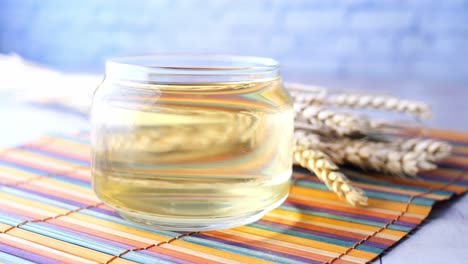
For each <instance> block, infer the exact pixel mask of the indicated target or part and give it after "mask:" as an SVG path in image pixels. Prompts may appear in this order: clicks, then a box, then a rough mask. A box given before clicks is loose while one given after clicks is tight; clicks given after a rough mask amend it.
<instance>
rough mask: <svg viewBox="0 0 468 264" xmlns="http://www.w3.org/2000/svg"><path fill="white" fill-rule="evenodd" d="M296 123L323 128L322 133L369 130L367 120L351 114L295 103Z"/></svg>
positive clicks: (347, 132)
mask: <svg viewBox="0 0 468 264" xmlns="http://www.w3.org/2000/svg"><path fill="white" fill-rule="evenodd" d="M294 111H295V118H296V121H295V123H296V124H299V123H306V124H309V125H311V126H314V127H316V128H317V129H319V130H323V132H324V133H333V134H337V135H340V136H341V135H355V134H366V133H367V132H368V130H369V127H370V124H369V121H368V120H367V119H366V118H364V117H360V118H357V117H355V116H353V115H351V114H348V113H344V112H339V111H334V110H331V109H326V108H323V107H316V106H309V105H305V106H304V107H300V106H299V107H298V106H297V105H295V109H294Z"/></svg>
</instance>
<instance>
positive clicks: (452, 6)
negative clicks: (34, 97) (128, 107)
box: [0, 0, 468, 81]
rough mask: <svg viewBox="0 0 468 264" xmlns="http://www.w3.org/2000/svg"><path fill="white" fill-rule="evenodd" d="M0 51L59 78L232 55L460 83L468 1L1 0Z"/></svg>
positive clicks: (291, 69) (313, 71)
mask: <svg viewBox="0 0 468 264" xmlns="http://www.w3.org/2000/svg"><path fill="white" fill-rule="evenodd" d="M0 52H1V53H12V52H14V53H18V54H20V55H22V56H24V57H26V58H28V59H31V60H34V61H37V62H40V63H42V64H46V65H49V66H53V67H56V68H59V69H62V70H66V71H94V72H99V71H102V65H103V61H104V59H105V58H107V57H110V56H118V55H127V54H146V53H166V52H171V53H174V52H185V53H232V54H245V55H259V56H270V57H274V58H276V59H278V60H280V61H281V62H282V64H283V65H284V70H285V71H286V72H287V74H289V75H299V76H300V75H308V76H328V77H333V78H341V77H343V78H347V77H353V78H355V77H356V78H362V77H366V78H367V77H372V78H373V77H378V78H417V79H429V80H436V79H442V80H462V81H467V80H468V62H467V61H468V0H444V1H442V0H283V1H267V0H264V1H263V0H256V1H255V0H237V1H226V0H173V1H171V0H139V1H136V0H135V1H130V0H128V1H123V0H107V1H105V0H101V1H99V0H96V1H92V0H89V1H85V0H83V1H65V0H63V1H62V0H42V1H41V0H0Z"/></svg>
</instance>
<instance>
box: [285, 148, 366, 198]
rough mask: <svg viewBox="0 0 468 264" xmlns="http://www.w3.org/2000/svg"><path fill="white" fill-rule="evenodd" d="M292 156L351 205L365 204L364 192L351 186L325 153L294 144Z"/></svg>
mask: <svg viewBox="0 0 468 264" xmlns="http://www.w3.org/2000/svg"><path fill="white" fill-rule="evenodd" d="M293 157H294V161H295V162H296V163H298V164H299V165H301V166H302V167H304V168H307V169H309V170H310V171H312V172H313V173H314V174H315V175H317V177H318V178H319V179H320V180H321V181H323V182H324V183H325V185H326V186H327V187H328V189H330V190H332V191H333V192H335V193H336V194H337V195H338V196H339V197H341V198H343V199H345V200H346V201H347V202H348V203H349V204H351V205H352V206H356V205H367V197H366V196H365V194H364V192H363V191H362V190H361V189H359V188H356V187H354V186H352V185H351V183H350V181H349V179H348V178H347V177H346V176H345V175H344V174H343V173H341V172H340V171H339V170H338V167H337V166H336V164H335V163H333V161H331V159H330V158H329V157H328V156H327V155H326V154H325V153H323V152H321V151H318V150H314V149H309V148H306V147H302V146H298V145H296V146H295V147H294V154H293Z"/></svg>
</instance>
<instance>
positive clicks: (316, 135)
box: [286, 83, 451, 206]
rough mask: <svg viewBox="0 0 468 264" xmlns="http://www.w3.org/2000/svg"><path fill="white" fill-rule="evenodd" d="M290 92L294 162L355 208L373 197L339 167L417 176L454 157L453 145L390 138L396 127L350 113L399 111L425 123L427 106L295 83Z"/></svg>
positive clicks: (424, 140)
mask: <svg viewBox="0 0 468 264" xmlns="http://www.w3.org/2000/svg"><path fill="white" fill-rule="evenodd" d="M286 87H287V88H288V89H289V90H290V92H291V95H292V98H293V100H294V110H295V133H294V139H295V142H294V153H293V158H294V162H295V163H296V164H298V165H300V166H302V167H304V168H306V169H308V170H310V171H312V172H313V173H314V174H315V175H317V177H318V178H319V179H320V180H321V181H323V182H324V183H325V185H326V186H327V187H328V188H329V189H330V190H332V191H333V192H335V193H336V194H337V195H338V196H339V197H341V198H343V199H344V200H346V201H347V202H348V203H349V204H351V205H353V206H356V205H366V204H367V197H366V196H365V193H364V192H363V191H362V190H361V189H359V188H357V187H355V186H353V185H352V182H351V181H350V180H349V179H348V178H347V177H346V176H345V174H343V173H342V172H340V170H339V167H338V165H352V166H355V167H359V168H361V169H365V170H374V171H379V172H383V173H388V174H391V175H407V176H410V177H411V176H415V175H416V174H417V173H418V172H419V171H423V170H431V169H434V168H436V167H437V166H436V163H437V162H438V161H440V160H441V159H443V158H445V157H447V156H448V155H449V154H450V151H451V146H450V145H449V144H448V143H446V142H442V141H437V140H432V139H422V138H407V137H405V138H398V137H395V136H392V137H390V136H387V135H386V134H385V131H386V130H385V128H388V127H395V126H394V125H392V124H387V123H385V122H374V121H372V120H370V119H369V118H367V117H366V116H362V115H361V116H357V115H356V114H352V113H350V111H349V108H351V109H369V110H382V111H393V112H398V113H405V114H409V115H412V116H414V117H416V118H418V119H424V118H428V117H430V116H431V112H430V108H429V106H428V105H427V104H425V103H422V102H415V101H408V100H401V99H398V98H396V97H391V96H381V95H375V96H374V95H369V94H358V93H355V94H353V93H338V92H330V91H329V90H327V89H326V88H323V87H317V86H307V85H303V84H295V83H289V84H286ZM335 108H348V109H346V111H339V110H337V109H335Z"/></svg>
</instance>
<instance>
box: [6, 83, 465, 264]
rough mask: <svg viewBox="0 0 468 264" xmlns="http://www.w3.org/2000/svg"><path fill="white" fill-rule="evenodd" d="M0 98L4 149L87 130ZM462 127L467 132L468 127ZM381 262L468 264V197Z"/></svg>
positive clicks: (64, 117) (443, 207)
mask: <svg viewBox="0 0 468 264" xmlns="http://www.w3.org/2000/svg"><path fill="white" fill-rule="evenodd" d="M465 93H466V92H465ZM0 98H2V99H0V119H1V120H2V127H1V128H2V129H1V137H0V147H2V148H4V147H11V146H15V145H17V144H20V143H23V142H26V141H29V140H33V139H35V138H37V137H39V136H41V135H43V134H46V133H51V132H53V133H74V132H77V131H81V130H84V129H88V122H87V120H85V119H84V118H80V117H78V116H74V115H70V114H63V113H58V112H56V111H52V110H46V109H41V108H39V107H34V106H30V105H24V104H18V103H13V102H12V100H11V98H8V97H5V96H2V95H1V94H0ZM465 98H466V97H465ZM458 100H461V99H460V98H458ZM439 118H440V117H439ZM442 118H443V117H442ZM461 126H462V127H463V128H465V127H466V123H464V124H461ZM463 128H462V129H463ZM379 262H381V263H385V264H392V263H395V264H396V263H421V264H422V263H425V264H431V263H434V264H436V263H468V196H467V195H465V196H463V197H461V198H458V199H456V200H455V201H451V202H450V203H444V204H440V205H439V206H437V207H436V209H434V211H433V212H432V214H431V216H430V217H429V220H428V221H426V223H425V224H424V225H423V226H422V227H421V228H419V229H418V230H417V231H415V232H413V233H412V234H411V235H409V237H408V238H406V239H404V241H402V243H399V244H398V245H396V247H394V248H393V249H391V250H390V252H388V253H386V254H385V255H384V256H382V257H381V259H380V260H379V259H378V260H377V261H376V262H375V263H379Z"/></svg>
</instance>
